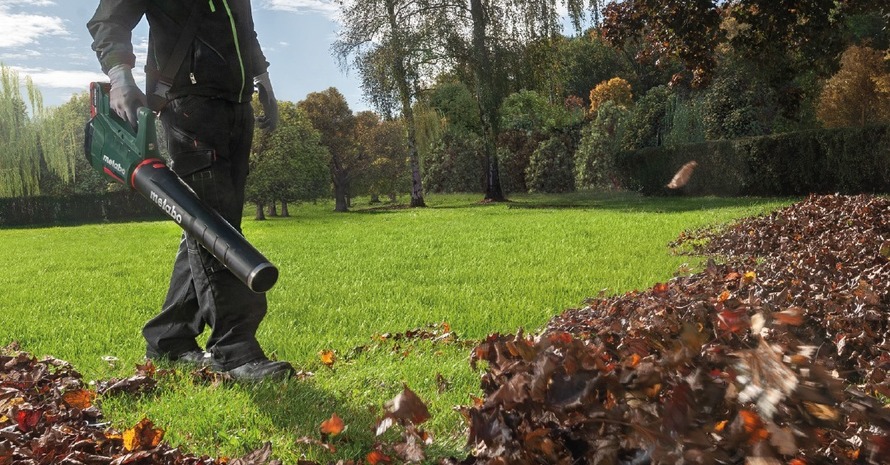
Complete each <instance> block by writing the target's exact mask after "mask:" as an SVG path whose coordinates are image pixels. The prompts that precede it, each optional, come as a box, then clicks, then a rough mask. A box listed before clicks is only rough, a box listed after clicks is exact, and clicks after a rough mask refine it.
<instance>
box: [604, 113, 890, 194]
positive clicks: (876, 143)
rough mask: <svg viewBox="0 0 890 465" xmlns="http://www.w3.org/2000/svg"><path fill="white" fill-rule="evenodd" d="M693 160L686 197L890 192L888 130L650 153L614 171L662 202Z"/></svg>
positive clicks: (620, 161)
mask: <svg viewBox="0 0 890 465" xmlns="http://www.w3.org/2000/svg"><path fill="white" fill-rule="evenodd" d="M690 160H696V161H697V162H698V167H697V168H696V170H695V173H694V174H693V175H692V178H691V179H690V181H689V183H688V184H687V185H686V186H685V187H684V188H683V189H682V192H684V193H687V194H693V195H758V196H788V195H806V194H811V193H816V194H825V193H841V194H859V193H890V125H882V126H869V127H860V128H841V129H821V130H809V131H800V132H794V133H785V134H779V135H771V136H762V137H751V138H743V139H736V140H720V141H708V142H704V143H699V144H690V145H680V146H674V147H659V148H654V147H650V148H646V149H641V150H636V151H631V152H622V153H620V154H619V156H618V157H617V163H616V164H617V171H618V173H619V175H620V177H621V180H622V182H623V183H624V184H625V185H626V186H628V187H629V188H632V189H635V190H640V191H641V192H643V193H646V194H661V195H663V194H668V193H669V192H671V191H669V190H668V189H666V188H665V187H664V186H665V184H667V183H668V181H669V180H670V179H671V177H672V176H673V175H674V173H675V172H676V171H677V170H678V169H679V168H680V166H682V165H683V164H684V163H686V162H688V161H690Z"/></svg>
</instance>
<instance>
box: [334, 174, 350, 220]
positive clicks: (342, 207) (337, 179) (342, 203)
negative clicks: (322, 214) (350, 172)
mask: <svg viewBox="0 0 890 465" xmlns="http://www.w3.org/2000/svg"><path fill="white" fill-rule="evenodd" d="M347 192H348V188H347V186H346V179H344V176H334V211H335V212H347V211H349V200H348V199H347V195H346V193H347Z"/></svg>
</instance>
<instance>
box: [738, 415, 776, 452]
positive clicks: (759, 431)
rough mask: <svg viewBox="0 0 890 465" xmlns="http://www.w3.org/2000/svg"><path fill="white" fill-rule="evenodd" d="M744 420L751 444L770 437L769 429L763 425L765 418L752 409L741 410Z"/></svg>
mask: <svg viewBox="0 0 890 465" xmlns="http://www.w3.org/2000/svg"><path fill="white" fill-rule="evenodd" d="M739 415H740V416H741V417H742V422H743V424H744V426H745V432H746V433H748V442H749V443H750V444H754V443H757V442H758V441H760V440H762V439H766V438H768V437H769V431H767V430H766V428H764V426H763V420H761V419H760V417H759V416H758V415H757V414H756V413H754V412H752V411H750V410H739Z"/></svg>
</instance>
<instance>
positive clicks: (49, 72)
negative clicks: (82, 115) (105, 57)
mask: <svg viewBox="0 0 890 465" xmlns="http://www.w3.org/2000/svg"><path fill="white" fill-rule="evenodd" d="M10 68H11V69H12V70H13V71H15V72H16V73H17V74H18V75H19V76H20V77H22V78H24V77H25V76H28V77H30V78H31V81H32V82H34V84H36V85H37V86H38V87H40V88H44V87H46V88H51V89H80V90H86V89H88V88H89V86H90V83H91V82H93V81H107V80H108V78H107V77H106V76H105V75H104V74H102V73H101V72H92V71H77V70H58V69H44V68H22V67H18V66H11V67H10Z"/></svg>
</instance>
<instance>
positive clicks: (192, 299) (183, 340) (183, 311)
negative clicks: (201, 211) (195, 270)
mask: <svg viewBox="0 0 890 465" xmlns="http://www.w3.org/2000/svg"><path fill="white" fill-rule="evenodd" d="M202 331H204V319H203V318H202V317H201V315H200V314H199V312H198V296H197V294H196V293H195V286H194V284H193V283H192V279H191V267H190V265H189V251H188V247H187V244H186V238H185V235H184V234H183V238H182V240H181V241H180V243H179V251H178V252H177V253H176V260H175V262H174V263H173V273H172V275H171V276H170V287H169V289H168V290H167V298H166V299H164V305H163V307H162V310H161V313H159V314H158V315H157V316H156V317H154V318H152V319H151V320H149V322H148V323H146V324H145V326H144V327H143V328H142V335H143V336H144V337H145V341H146V350H145V352H146V353H145V355H146V356H147V357H148V358H150V359H159V358H168V359H171V360H176V359H177V358H179V356H180V355H182V354H185V353H188V352H196V351H200V350H201V348H200V347H199V346H198V343H197V342H195V338H196V337H197V336H198V335H199V334H201V332H202Z"/></svg>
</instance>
